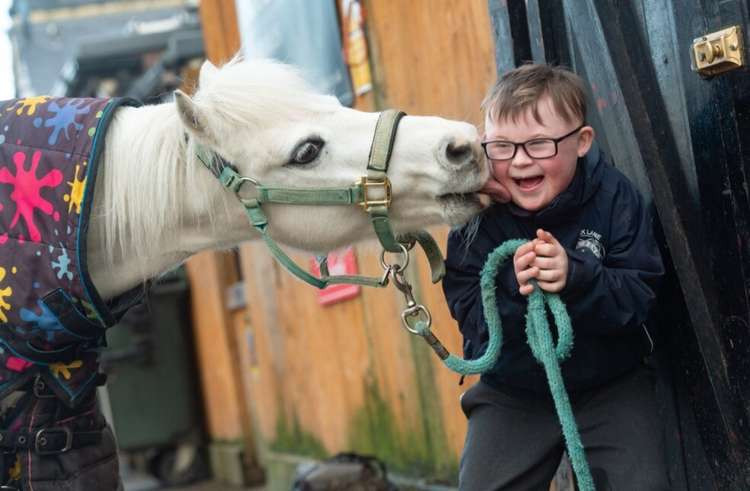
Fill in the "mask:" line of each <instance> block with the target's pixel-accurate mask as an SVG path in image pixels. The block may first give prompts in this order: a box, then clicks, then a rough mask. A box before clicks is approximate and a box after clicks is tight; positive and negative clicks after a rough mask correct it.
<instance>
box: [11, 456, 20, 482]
mask: <svg viewBox="0 0 750 491" xmlns="http://www.w3.org/2000/svg"><path fill="white" fill-rule="evenodd" d="M8 477H9V478H10V480H11V481H19V480H20V479H21V456H20V455H16V463H15V464H13V467H11V468H10V469H8Z"/></svg>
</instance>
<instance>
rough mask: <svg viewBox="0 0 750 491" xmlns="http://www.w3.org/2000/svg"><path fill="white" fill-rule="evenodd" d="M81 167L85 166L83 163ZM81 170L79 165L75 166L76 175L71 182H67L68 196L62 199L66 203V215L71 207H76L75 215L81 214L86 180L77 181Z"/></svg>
mask: <svg viewBox="0 0 750 491" xmlns="http://www.w3.org/2000/svg"><path fill="white" fill-rule="evenodd" d="M83 165H86V163H85V162H84V163H83ZM80 168H81V166H80V165H76V173H75V175H74V176H73V182H70V181H68V185H69V186H70V194H66V195H64V196H63V199H64V200H65V201H67V203H68V213H70V210H72V209H73V207H74V206H75V207H76V213H78V214H79V215H80V214H81V203H82V202H83V191H84V189H86V178H85V177H84V178H83V180H80V181H79V180H78V171H79V169H80Z"/></svg>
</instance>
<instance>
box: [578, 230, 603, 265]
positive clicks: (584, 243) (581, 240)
mask: <svg viewBox="0 0 750 491" xmlns="http://www.w3.org/2000/svg"><path fill="white" fill-rule="evenodd" d="M581 249H583V250H588V251H590V252H591V253H592V254H593V255H594V256H596V257H597V259H601V258H603V257H604V254H605V252H606V251H605V250H604V245H602V234H600V233H599V232H595V231H593V230H589V229H586V228H584V229H583V230H581V233H580V234H578V242H577V243H576V250H581Z"/></svg>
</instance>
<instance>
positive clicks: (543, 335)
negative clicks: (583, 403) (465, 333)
mask: <svg viewBox="0 0 750 491" xmlns="http://www.w3.org/2000/svg"><path fill="white" fill-rule="evenodd" d="M525 242H527V241H526V240H522V239H514V240H508V241H506V242H504V243H503V244H501V245H500V246H499V247H498V248H497V249H495V250H494V251H492V253H491V254H490V255H489V257H488V258H487V262H485V264H484V267H483V268H482V273H481V279H480V285H481V289H482V306H483V308H484V317H485V319H486V321H487V326H488V329H489V338H490V339H489V344H488V346H487V350H486V351H485V352H484V354H483V355H482V356H481V357H480V358H478V359H476V360H464V359H462V358H459V357H457V356H455V355H449V356H448V357H447V358H445V359H444V360H443V362H444V363H445V365H446V366H447V367H448V368H450V369H451V370H453V371H454V372H457V373H460V374H462V375H469V374H477V373H484V372H486V371H488V370H489V369H490V368H492V366H493V365H494V364H495V362H496V361H497V358H498V355H499V354H500V348H501V347H502V342H503V331H502V320H501V319H500V314H499V313H498V311H497V303H496V302H497V299H496V296H495V289H496V282H495V278H496V277H497V271H498V269H499V268H500V266H501V265H502V264H503V263H504V262H505V260H506V259H508V258H509V257H511V256H512V255H513V254H514V253H515V251H516V249H518V247H519V246H520V245H522V244H523V243H525ZM528 302H529V305H528V309H527V312H526V337H527V339H528V343H529V346H530V347H531V352H532V354H533V355H534V358H536V360H537V361H538V362H539V363H541V364H542V366H544V371H545V373H546V374H547V381H548V382H549V387H550V391H551V392H552V399H553V400H554V402H555V409H556V410H557V416H558V418H559V419H560V425H561V426H562V432H563V437H564V438H565V445H566V447H567V449H568V456H569V457H570V461H571V464H572V466H573V470H574V471H575V474H576V477H577V479H578V489H580V490H581V491H594V481H593V479H592V478H591V471H590V470H589V466H588V463H587V462H586V455H585V453H584V450H583V443H581V436H580V435H579V433H578V426H577V425H576V422H575V419H574V417H573V409H572V407H571V405H570V399H569V398H568V393H567V392H566V390H565V385H564V384H563V379H562V372H561V371H560V361H562V360H564V359H565V358H567V357H568V356H569V355H570V351H571V349H572V348H573V329H572V327H571V325H570V317H569V316H568V312H567V310H566V308H565V304H564V303H563V302H562V300H560V297H559V296H558V295H556V294H554V293H547V292H544V291H542V290H541V289H540V288H539V286H537V285H535V287H534V291H533V292H532V293H531V294H530V295H529V299H528ZM545 303H546V304H547V305H548V306H549V309H550V311H551V312H552V317H553V319H554V320H555V324H556V325H557V333H558V340H557V346H554V341H553V339H552V333H551V332H550V328H549V323H548V322H547V314H546V312H545V307H544V304H545Z"/></svg>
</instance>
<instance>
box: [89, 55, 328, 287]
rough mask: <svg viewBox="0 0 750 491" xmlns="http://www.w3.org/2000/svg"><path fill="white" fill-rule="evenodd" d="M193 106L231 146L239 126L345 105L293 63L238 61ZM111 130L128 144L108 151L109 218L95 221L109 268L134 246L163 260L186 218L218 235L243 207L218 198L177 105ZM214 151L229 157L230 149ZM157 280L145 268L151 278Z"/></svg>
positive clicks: (203, 88) (105, 209)
mask: <svg viewBox="0 0 750 491" xmlns="http://www.w3.org/2000/svg"><path fill="white" fill-rule="evenodd" d="M193 101H194V102H195V104H196V105H197V106H198V107H200V108H201V110H202V111H203V112H204V114H205V115H206V116H207V117H208V121H209V128H210V130H211V131H212V132H213V136H214V138H215V140H216V142H217V144H216V145H214V146H220V145H222V144H223V143H224V142H225V141H231V138H229V136H230V135H232V133H233V132H235V131H236V128H249V129H253V128H258V127H263V126H268V125H271V124H273V123H274V121H276V120H278V119H286V120H289V119H292V118H299V117H303V115H304V114H305V113H307V110H310V109H312V110H321V109H324V108H326V107H327V108H331V107H332V105H334V104H336V105H338V102H336V101H335V99H333V98H331V97H328V96H322V95H317V94H315V93H314V92H313V91H312V90H311V89H310V87H309V86H308V85H307V84H306V83H305V81H304V80H303V78H302V77H301V76H300V75H299V73H297V72H296V70H294V69H293V68H291V67H289V66H287V65H282V64H279V63H275V62H273V61H269V60H253V61H241V60H240V59H238V58H235V59H234V60H232V61H231V62H230V63H228V64H227V65H225V66H223V67H222V68H220V69H219V70H218V71H216V72H215V73H212V74H210V76H203V75H201V80H200V87H199V88H198V91H197V93H196V94H195V96H194V97H193ZM136 111H137V113H136ZM129 112H130V113H129ZM130 114H137V117H131V116H130ZM110 132H111V133H112V136H111V137H109V136H108V140H107V142H108V143H110V142H112V141H119V143H120V144H116V145H112V146H110V145H108V149H107V150H106V152H105V162H104V168H103V169H102V181H103V182H101V183H100V184H103V185H104V186H103V187H104V189H106V192H105V193H104V194H103V195H101V198H100V199H99V203H100V207H99V208H98V210H99V211H100V212H101V213H103V216H95V217H94V219H102V220H103V222H104V223H103V227H100V230H102V231H103V233H104V237H103V238H101V237H99V239H100V241H101V242H100V243H101V244H102V246H103V247H104V250H105V252H106V256H107V259H108V262H111V263H112V264H114V263H115V262H116V261H117V260H118V259H120V258H122V257H125V256H126V254H125V252H126V251H127V250H132V249H131V248H133V247H136V249H137V250H139V251H140V252H141V254H142V257H156V256H159V255H163V250H160V249H161V247H162V245H163V244H165V243H172V244H174V243H175V242H173V241H177V240H178V235H179V234H178V231H179V230H180V229H181V227H182V226H183V225H185V223H184V222H185V221H186V220H189V221H191V222H192V224H193V225H197V226H198V227H203V228H204V230H209V231H211V230H212V227H215V226H216V220H215V218H216V217H217V216H218V215H219V214H221V213H227V210H228V209H229V207H230V206H235V207H236V206H238V205H237V203H236V200H235V198H234V196H233V195H232V194H231V193H229V192H226V191H223V190H222V191H221V192H219V193H217V192H215V191H216V190H217V189H218V186H219V184H218V182H211V181H215V179H214V178H213V177H210V176H209V174H207V173H206V172H205V171H204V170H201V169H200V168H201V167H202V164H201V163H200V162H199V161H198V159H197V157H196V151H195V147H196V142H195V139H194V138H193V137H188V136H187V133H186V131H185V129H184V127H183V125H182V123H181V121H180V118H179V115H178V112H177V109H176V106H175V104H174V103H171V102H170V103H165V104H160V105H156V106H148V107H143V108H138V109H122V110H119V111H118V113H116V114H115V117H114V120H113V122H112V126H111V129H110ZM225 137H226V138H225ZM122 138H127V142H123V141H122ZM112 149H114V150H112ZM213 150H215V151H217V152H218V153H220V154H222V156H224V157H227V154H226V153H225V151H227V150H228V149H226V148H213ZM230 153H231V152H230ZM118 163H119V165H118ZM101 192H102V190H101V189H100V190H99V191H98V193H97V194H99V193H101ZM144 209H146V210H148V212H146V213H144ZM102 239H103V240H102ZM182 239H183V242H184V237H183V238H182ZM188 240H189V238H188ZM231 245H234V244H230V243H227V244H225V245H224V246H225V247H227V246H231ZM219 246H220V247H221V245H219ZM149 274H150V272H149V271H147V270H144V271H143V275H144V279H146V277H147V276H148V275H149Z"/></svg>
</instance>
